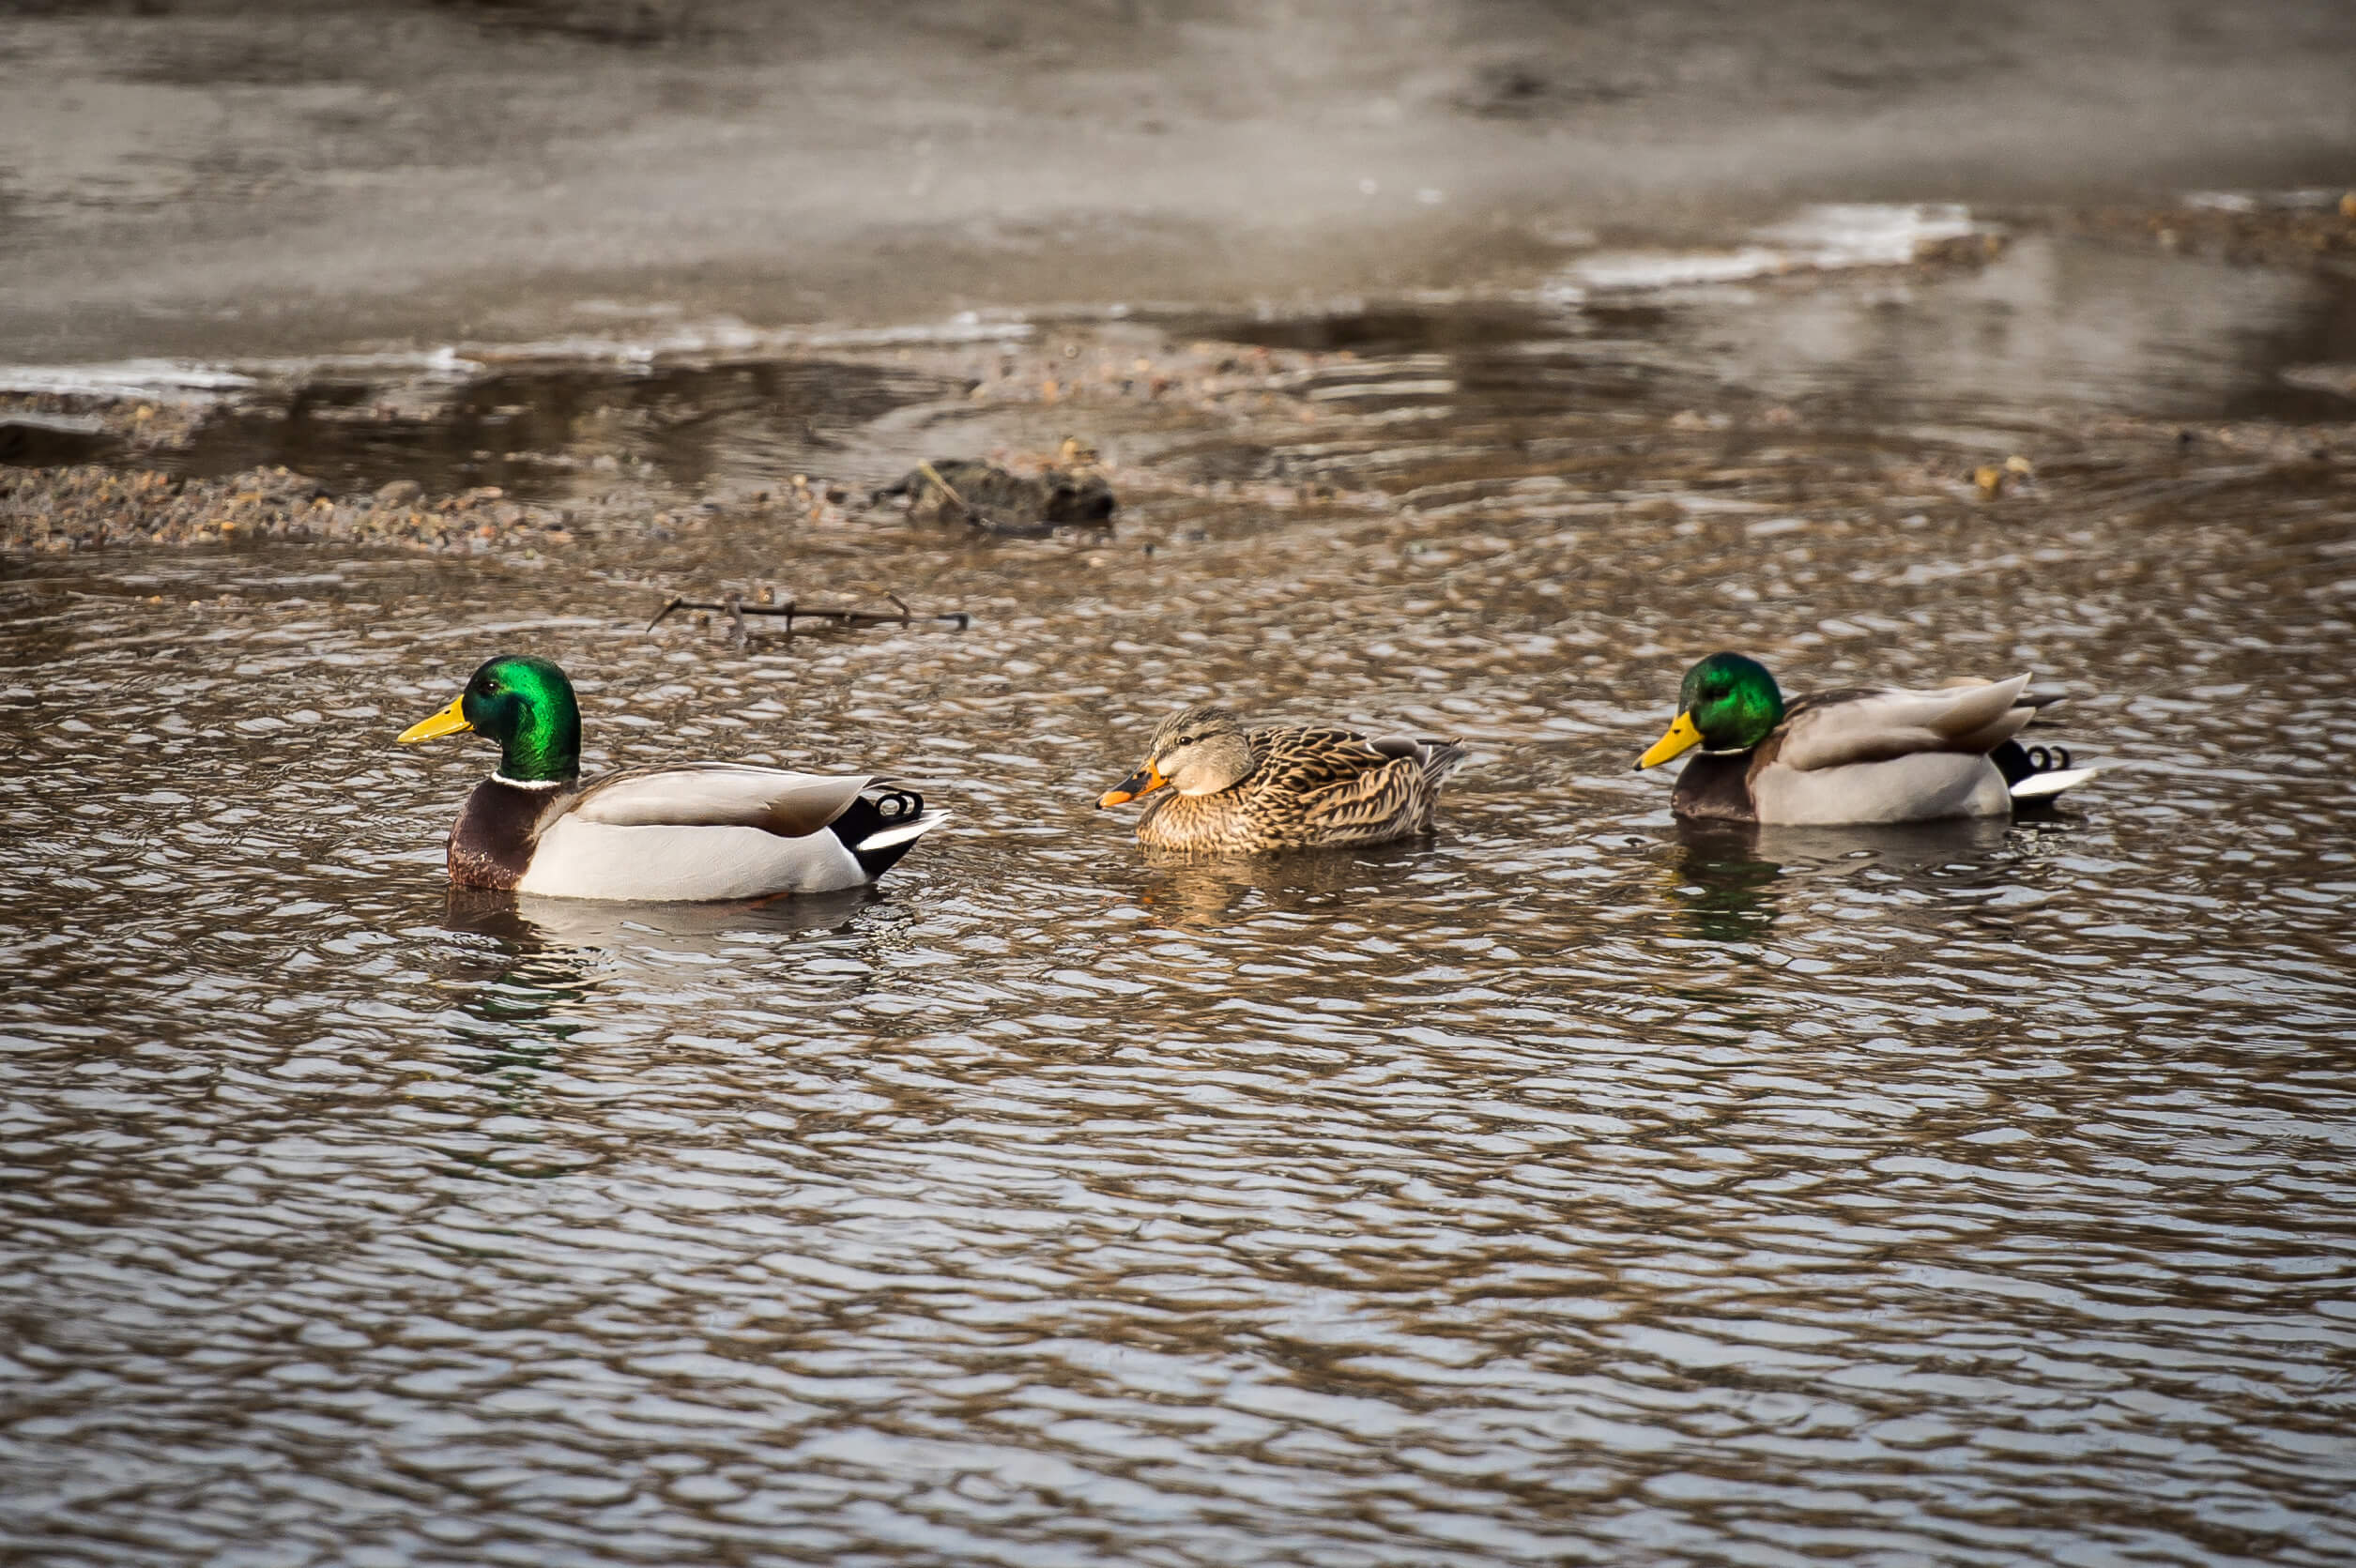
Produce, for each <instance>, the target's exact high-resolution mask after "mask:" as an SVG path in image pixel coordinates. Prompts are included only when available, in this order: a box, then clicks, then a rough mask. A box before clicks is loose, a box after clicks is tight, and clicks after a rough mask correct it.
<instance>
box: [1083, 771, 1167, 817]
mask: <svg viewBox="0 0 2356 1568" xmlns="http://www.w3.org/2000/svg"><path fill="white" fill-rule="evenodd" d="M1169 782H1170V781H1169V780H1168V779H1165V778H1163V777H1162V770H1161V769H1158V768H1156V767H1155V766H1154V765H1153V764H1152V763H1150V762H1149V763H1147V764H1146V765H1145V766H1144V767H1142V768H1140V769H1138V770H1137V771H1136V772H1134V773H1132V774H1130V775H1129V776H1128V777H1127V778H1125V779H1123V780H1122V781H1121V782H1120V783H1119V784H1114V785H1113V786H1112V787H1111V788H1110V789H1108V790H1106V791H1105V792H1104V793H1103V794H1102V795H1099V796H1097V797H1096V804H1097V806H1098V807H1099V808H1102V807H1105V806H1125V805H1127V804H1128V803H1129V802H1130V801H1132V800H1134V799H1137V798H1138V797H1139V796H1140V795H1151V794H1153V793H1154V791H1155V790H1157V789H1159V788H1161V786H1162V785H1164V784H1168V783H1169Z"/></svg>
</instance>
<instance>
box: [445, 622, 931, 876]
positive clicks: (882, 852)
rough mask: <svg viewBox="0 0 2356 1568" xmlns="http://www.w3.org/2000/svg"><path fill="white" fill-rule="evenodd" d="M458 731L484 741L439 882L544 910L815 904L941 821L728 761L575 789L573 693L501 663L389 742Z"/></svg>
mask: <svg viewBox="0 0 2356 1568" xmlns="http://www.w3.org/2000/svg"><path fill="white" fill-rule="evenodd" d="M461 730H474V731H476V732H478V733H480V734H482V735H483V736H485V737H487V738H490V739H493V740H497V742H498V743H499V766H498V770H497V771H496V772H494V773H493V774H492V775H491V776H490V777H489V778H487V779H485V780H483V781H482V783H481V784H477V785H476V786H475V790H474V793H473V794H472V795H470V796H468V797H467V803H466V806H465V807H464V808H463V809H462V810H461V811H460V812H459V814H458V821H457V824H456V826H454V827H453V828H451V833H450V854H449V860H450V879H451V882H452V883H454V884H456V885H458V886H461V887H469V888H493V889H498V890H502V891H517V892H526V893H545V894H548V895H549V896H551V897H557V898H598V899H631V900H639V901H645V902H662V901H671V900H681V901H685V900H716V899H744V898H759V897H763V896H766V895H769V894H773V893H783V892H825V891H831V890H834V889H840V888H851V887H857V886H860V885H861V884H863V883H867V882H872V881H874V880H875V879H876V878H877V877H879V876H880V875H883V874H884V872H886V871H887V870H889V869H890V868H891V867H892V866H893V864H894V863H895V862H896V861H897V860H899V859H900V857H901V856H903V855H905V854H907V853H908V851H909V849H910V846H912V845H914V844H915V842H916V840H917V839H918V838H919V837H920V836H922V835H923V834H924V833H926V831H928V830H930V829H932V828H933V827H934V826H935V825H936V824H938V823H939V822H940V821H941V818H942V816H943V815H944V814H943V813H941V812H938V811H926V809H925V802H924V799H923V798H922V797H921V796H919V795H917V794H916V793H915V792H914V791H912V790H908V789H902V788H898V787H896V786H895V785H894V784H890V783H889V782H888V781H884V780H880V779H876V778H873V777H871V776H868V775H864V774H862V775H851V776H848V777H828V776H824V775H820V774H814V773H788V772H786V771H784V770H783V769H775V768H755V767H750V766H746V765H743V764H738V763H725V762H705V763H688V764H684V765H680V766H673V767H667V768H632V769H623V770H622V771H620V772H618V773H608V774H606V775H605V776H604V777H603V778H600V779H596V780H593V781H592V782H591V783H589V784H588V785H587V786H586V787H584V786H583V785H582V784H581V783H580V776H581V712H580V706H579V704H578V703H577V702H576V701H575V700H574V695H573V683H572V682H571V681H569V680H567V679H566V678H565V676H564V672H563V671H562V670H560V669H558V667H557V666H556V665H554V664H552V663H550V662H547V661H546V660H544V659H530V658H522V657H517V656H513V655H510V656H504V657H501V658H497V659H494V660H492V661H490V662H488V663H486V664H484V665H483V666H482V668H481V669H478V670H477V671H475V673H474V677H473V678H472V679H470V680H468V681H467V689H466V690H465V691H464V692H462V693H459V694H458V695H457V696H456V697H454V698H452V699H451V704H450V706H449V707H448V708H443V709H442V710H441V711H440V712H439V713H436V714H435V715H434V716H433V717H432V718H430V719H425V720H421V721H420V722H419V723H415V724H412V725H410V726H409V727H408V728H407V729H405V730H404V731H402V732H401V737H400V738H401V739H402V740H403V741H414V740H430V739H432V738H435V737H436V736H440V735H452V734H455V733H457V732H458V731H461Z"/></svg>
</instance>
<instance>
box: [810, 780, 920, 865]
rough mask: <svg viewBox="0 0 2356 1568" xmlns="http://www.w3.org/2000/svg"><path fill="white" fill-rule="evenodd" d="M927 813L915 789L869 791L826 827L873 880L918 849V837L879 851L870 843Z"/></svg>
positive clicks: (884, 847) (880, 848) (911, 835)
mask: <svg viewBox="0 0 2356 1568" xmlns="http://www.w3.org/2000/svg"><path fill="white" fill-rule="evenodd" d="M924 814H925V798H924V797H923V796H922V795H919V794H917V793H916V791H914V790H912V789H899V788H893V787H885V788H880V789H871V790H868V791H866V792H865V793H864V794H863V795H861V796H860V797H859V799H856V800H853V801H852V802H851V803H850V804H849V806H848V807H846V808H845V809H844V811H843V814H842V815H840V816H838V817H836V818H835V819H834V821H832V822H830V823H828V824H827V825H826V826H827V830H828V831H830V832H832V833H833V834H834V836H835V837H836V838H838V839H841V840H842V841H843V847H844V848H846V849H848V850H849V851H850V853H851V858H852V859H853V860H857V861H858V862H859V864H860V868H861V869H862V870H864V871H865V872H866V874H867V877H868V879H869V880H870V881H872V880H874V879H875V878H876V877H879V876H881V875H883V874H884V873H885V872H887V871H889V870H891V869H892V868H893V867H894V866H895V865H896V864H898V863H899V860H900V857H901V856H903V855H905V854H907V853H908V852H909V851H910V850H911V849H913V848H915V847H916V837H917V835H915V834H910V836H908V837H907V838H904V839H901V840H900V841H899V842H897V843H896V844H887V845H880V847H875V848H869V847H866V841H867V840H868V839H870V838H873V837H874V836H875V835H876V834H878V833H880V832H882V831H884V830H886V829H890V828H899V827H905V826H907V825H908V824H910V823H911V822H914V821H915V820H916V819H917V818H918V817H920V816H922V815H924Z"/></svg>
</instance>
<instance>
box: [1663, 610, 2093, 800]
mask: <svg viewBox="0 0 2356 1568" xmlns="http://www.w3.org/2000/svg"><path fill="white" fill-rule="evenodd" d="M2027 687H2028V677H2027V676H2025V675H2017V676H2014V677H2012V679H2010V680H1997V681H1989V682H1972V683H1969V684H1965V685H1959V686H1953V687H1950V688H1947V689H1946V690H1943V691H1937V692H1905V691H1896V690H1890V689H1887V688H1884V689H1850V690H1847V691H1840V692H1819V693H1811V694H1810V695H1808V696H1804V697H1799V698H1796V699H1795V700H1794V701H1792V702H1791V703H1789V704H1788V705H1787V704H1786V703H1785V702H1784V701H1783V693H1782V692H1781V691H1780V690H1779V689H1778V688H1777V687H1776V684H1775V677H1773V676H1771V675H1769V674H1767V667H1766V666H1765V665H1763V664H1761V663H1759V662H1757V661H1756V660H1753V659H1746V658H1744V657H1743V656H1742V655H1741V654H1739V653H1713V654H1711V655H1710V656H1709V657H1708V658H1707V659H1705V660H1703V661H1702V662H1700V663H1698V664H1696V665H1694V666H1693V667H1692V668H1691V669H1690V670H1688V671H1686V672H1685V685H1684V687H1683V689H1682V690H1681V691H1680V692H1679V693H1678V694H1677V710H1678V711H1677V717H1676V722H1675V723H1672V724H1671V725H1670V726H1669V733H1668V734H1666V735H1664V736H1662V737H1661V738H1660V739H1659V740H1657V741H1655V742H1654V743H1653V747H1652V749H1651V750H1650V751H1648V752H1646V753H1645V754H1644V755H1643V756H1642V757H1640V758H1638V759H1637V763H1636V766H1637V767H1639V768H1657V767H1659V766H1660V764H1662V763H1664V762H1667V761H1668V760H1669V759H1670V758H1672V757H1676V756H1682V755H1683V754H1685V753H1687V752H1688V751H1691V749H1692V748H1693V747H1695V746H1700V747H1701V748H1702V749H1703V750H1702V754H1701V755H1700V756H1697V757H1695V758H1694V759H1693V760H1692V761H1691V763H1689V764H1687V765H1686V769H1685V772H1684V773H1683V774H1682V775H1681V776H1680V777H1679V778H1678V780H1677V787H1676V789H1675V792H1674V793H1672V794H1671V796H1670V797H1669V806H1670V809H1671V810H1673V811H1675V813H1676V814H1678V815H1679V816H1687V817H1706V818H1715V819H1718V820H1721V821H1730V822H1777V823H1787V824H1795V825H1801V824H1805V825H1813V826H1819V827H1831V826H1835V825H1838V824H1843V823H1866V822H1933V821H1937V820H1939V819H1941V818H1944V817H1957V816H1999V815H2002V814H2004V813H2006V812H2008V811H2010V810H2011V809H2012V801H2014V800H2015V799H2033V798H2039V797H2043V796H2049V795H2058V794H2059V793H2060V792H2061V791H2063V790H2065V789H2069V788H2072V787H2073V786H2074V785H2077V784H2084V783H2086V781H2087V780H2088V779H2090V778H2092V777H2093V776H2094V775H2095V773H2096V772H2097V771H2098V769H2092V768H2077V769H2073V768H2071V767H2069V766H2068V764H2069V754H2068V753H2066V752H2064V753H2061V754H2059V761H2060V763H2061V766H2060V767H2059V768H2058V769H2056V768H2052V767H2050V766H2048V764H2049V763H2050V761H2051V760H2052V759H2051V757H2046V758H2042V759H2041V758H2038V757H2035V756H2033V755H2032V754H2030V753H2029V752H2027V751H2026V750H2024V749H2023V747H2022V746H2021V744H2020V743H2019V742H2018V741H2016V740H2014V739H2013V738H2012V737H2013V736H2015V735H2017V734H2018V733H2020V731H2021V730H2022V729H2023V728H2024V727H2026V726H2027V723H2028V722H2029V720H2030V719H2031V718H2033V717H2035V715H2036V712H2037V709H2038V708H2041V707H2042V706H2043V705H2044V704H2045V703H2048V702H2051V701H2053V700H2055V699H2053V698H2051V697H2044V698H2039V697H2030V696H2027V695H2025V694H2024V693H2026V692H2027ZM2039 750H2040V751H2041V752H2042V748H2039ZM2008 781H2010V782H2008Z"/></svg>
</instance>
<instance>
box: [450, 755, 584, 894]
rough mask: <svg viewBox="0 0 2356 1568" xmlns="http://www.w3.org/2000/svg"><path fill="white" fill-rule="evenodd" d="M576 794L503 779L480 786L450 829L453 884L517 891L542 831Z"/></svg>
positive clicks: (566, 790) (475, 789) (477, 786)
mask: <svg viewBox="0 0 2356 1568" xmlns="http://www.w3.org/2000/svg"><path fill="white" fill-rule="evenodd" d="M572 793H573V792H572V791H571V790H568V789H527V788H525V787H524V786H523V785H521V784H509V783H508V782H507V781H506V780H504V779H499V778H489V779H485V780H483V781H482V783H481V784H477V785H475V786H474V793H473V794H472V795H469V796H467V804H466V806H465V808H464V809H463V810H461V811H460V812H459V814H458V821H457V822H456V823H455V824H454V825H453V826H452V827H451V830H450V854H449V860H450V880H451V886H452V887H458V888H492V889H496V890H497V891H502V892H507V891H513V889H514V887H515V884H516V883H518V882H520V881H522V880H523V879H524V872H525V869H526V868H527V867H528V866H529V865H530V864H531V858H532V851H533V850H534V849H535V848H537V847H538V846H539V844H540V830H541V828H542V827H543V825H544V824H545V823H546V822H547V821H548V819H549V818H551V817H553V816H556V815H557V814H558V808H559V806H560V804H561V802H562V801H563V800H564V799H566V798H568V797H569V796H570V795H571V794H572Z"/></svg>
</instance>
